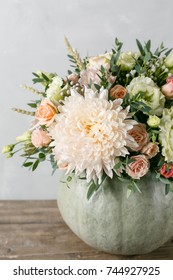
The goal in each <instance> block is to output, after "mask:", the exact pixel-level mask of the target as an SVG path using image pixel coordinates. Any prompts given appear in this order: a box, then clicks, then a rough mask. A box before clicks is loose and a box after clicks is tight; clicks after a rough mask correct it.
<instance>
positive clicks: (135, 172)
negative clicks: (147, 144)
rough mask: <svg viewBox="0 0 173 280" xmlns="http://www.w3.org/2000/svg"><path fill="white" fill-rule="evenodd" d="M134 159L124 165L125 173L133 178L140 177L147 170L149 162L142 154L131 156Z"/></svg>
mask: <svg viewBox="0 0 173 280" xmlns="http://www.w3.org/2000/svg"><path fill="white" fill-rule="evenodd" d="M130 159H132V160H134V161H133V162H131V163H129V164H128V165H127V166H126V173H127V174H128V175H129V176H130V177H131V178H133V179H140V178H141V177H143V176H144V175H146V174H147V173H148V171H149V167H150V163H149V160H148V159H147V158H146V156H144V155H137V156H132V157H131V158H130Z"/></svg>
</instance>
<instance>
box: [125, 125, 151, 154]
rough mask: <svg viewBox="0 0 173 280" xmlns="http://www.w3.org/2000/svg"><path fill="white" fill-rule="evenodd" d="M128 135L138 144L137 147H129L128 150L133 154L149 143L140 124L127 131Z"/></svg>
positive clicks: (143, 127)
mask: <svg viewBox="0 0 173 280" xmlns="http://www.w3.org/2000/svg"><path fill="white" fill-rule="evenodd" d="M128 134H129V135H130V136H132V137H133V139H134V140H135V142H136V143H137V144H138V146H137V147H134V146H129V148H130V149H132V150H133V151H135V152H137V151H140V150H141V149H142V148H143V147H144V146H145V145H146V144H147V143H148V141H149V135H148V133H147V131H146V129H145V125H144V124H142V123H139V124H136V125H134V126H133V128H132V129H131V130H129V131H128Z"/></svg>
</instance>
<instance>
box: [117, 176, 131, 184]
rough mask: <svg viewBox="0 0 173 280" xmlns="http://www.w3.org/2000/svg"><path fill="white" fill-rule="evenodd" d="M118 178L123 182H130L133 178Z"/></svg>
mask: <svg viewBox="0 0 173 280" xmlns="http://www.w3.org/2000/svg"><path fill="white" fill-rule="evenodd" d="M118 180H120V181H121V182H123V183H129V182H130V181H131V179H126V178H123V177H118Z"/></svg>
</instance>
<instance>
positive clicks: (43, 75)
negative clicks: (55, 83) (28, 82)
mask: <svg viewBox="0 0 173 280" xmlns="http://www.w3.org/2000/svg"><path fill="white" fill-rule="evenodd" d="M41 74H42V77H43V78H44V80H46V81H47V82H49V81H50V80H49V78H48V77H47V76H46V75H45V74H44V73H41Z"/></svg>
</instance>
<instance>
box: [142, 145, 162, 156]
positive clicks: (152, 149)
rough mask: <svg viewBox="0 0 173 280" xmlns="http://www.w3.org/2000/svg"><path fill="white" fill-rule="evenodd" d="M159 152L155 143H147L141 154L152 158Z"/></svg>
mask: <svg viewBox="0 0 173 280" xmlns="http://www.w3.org/2000/svg"><path fill="white" fill-rule="evenodd" d="M158 152H159V147H158V145H157V144H156V143H152V142H150V143H147V145H145V146H144V147H143V148H142V150H141V153H142V154H144V155H146V156H147V158H153V157H155V156H156V155H157V154H158Z"/></svg>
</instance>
